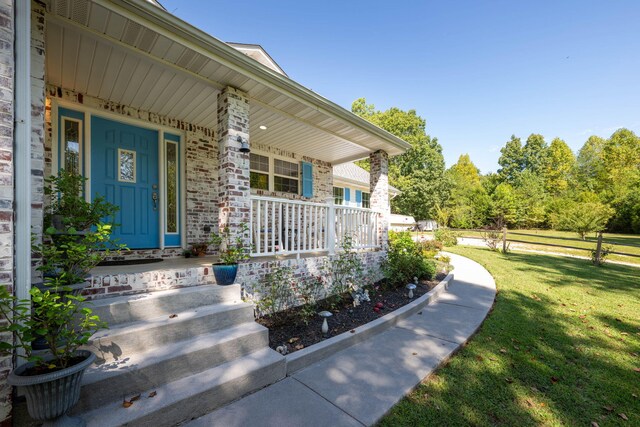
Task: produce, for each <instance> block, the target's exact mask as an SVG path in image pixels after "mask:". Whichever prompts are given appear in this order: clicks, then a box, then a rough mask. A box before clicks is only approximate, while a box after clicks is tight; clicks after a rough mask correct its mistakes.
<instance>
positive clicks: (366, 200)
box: [362, 191, 371, 208]
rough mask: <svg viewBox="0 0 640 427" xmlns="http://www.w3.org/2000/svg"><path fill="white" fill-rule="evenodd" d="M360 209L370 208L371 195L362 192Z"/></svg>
mask: <svg viewBox="0 0 640 427" xmlns="http://www.w3.org/2000/svg"><path fill="white" fill-rule="evenodd" d="M362 207H363V208H370V207H371V194H369V193H365V192H364V191H363V192H362Z"/></svg>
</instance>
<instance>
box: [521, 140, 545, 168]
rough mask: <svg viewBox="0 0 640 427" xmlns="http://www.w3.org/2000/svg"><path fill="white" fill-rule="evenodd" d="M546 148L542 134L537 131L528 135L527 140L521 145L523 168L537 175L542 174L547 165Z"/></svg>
mask: <svg viewBox="0 0 640 427" xmlns="http://www.w3.org/2000/svg"><path fill="white" fill-rule="evenodd" d="M547 149H548V147H547V143H546V142H545V140H544V137H543V136H542V135H540V134H537V133H532V134H531V135H529V138H527V142H526V143H525V144H524V147H522V161H523V166H524V169H528V170H530V171H531V172H533V173H534V174H537V175H539V174H542V173H543V172H544V169H545V167H546V166H547V160H548V153H547Z"/></svg>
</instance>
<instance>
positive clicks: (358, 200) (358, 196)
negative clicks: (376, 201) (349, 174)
mask: <svg viewBox="0 0 640 427" xmlns="http://www.w3.org/2000/svg"><path fill="white" fill-rule="evenodd" d="M356 205H357V206H358V207H359V208H361V207H362V191H360V190H356Z"/></svg>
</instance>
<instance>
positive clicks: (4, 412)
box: [0, 0, 15, 425]
mask: <svg viewBox="0 0 640 427" xmlns="http://www.w3.org/2000/svg"><path fill="white" fill-rule="evenodd" d="M14 13H15V9H14V2H13V0H0V286H5V287H6V288H7V289H8V291H9V292H13V120H14V110H13V100H14V86H13V85H14V74H15V62H14V48H13V46H14V30H15V27H14ZM0 321H3V320H2V319H0ZM0 339H2V340H3V341H4V340H11V334H5V335H2V336H0ZM11 367H12V364H11V356H4V357H0V425H10V423H11V421H10V417H11V386H9V385H7V383H6V378H7V375H8V374H9V371H10V370H11Z"/></svg>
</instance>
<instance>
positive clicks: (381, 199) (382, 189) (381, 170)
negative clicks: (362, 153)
mask: <svg viewBox="0 0 640 427" xmlns="http://www.w3.org/2000/svg"><path fill="white" fill-rule="evenodd" d="M369 161H370V163H371V170H370V172H369V187H370V188H371V209H373V210H374V211H377V212H379V213H380V214H381V216H380V220H379V221H378V236H379V238H380V244H381V246H382V249H385V250H386V248H387V247H388V244H389V217H390V215H391V211H390V206H389V176H388V175H389V155H388V154H387V153H386V152H384V151H382V150H378V151H376V152H375V153H371V154H370V155H369Z"/></svg>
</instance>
